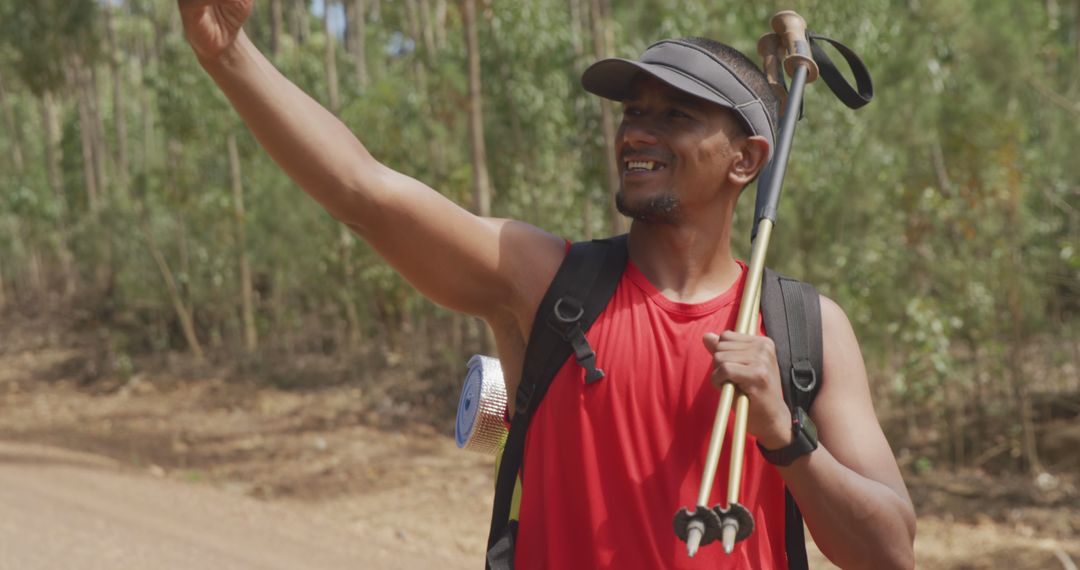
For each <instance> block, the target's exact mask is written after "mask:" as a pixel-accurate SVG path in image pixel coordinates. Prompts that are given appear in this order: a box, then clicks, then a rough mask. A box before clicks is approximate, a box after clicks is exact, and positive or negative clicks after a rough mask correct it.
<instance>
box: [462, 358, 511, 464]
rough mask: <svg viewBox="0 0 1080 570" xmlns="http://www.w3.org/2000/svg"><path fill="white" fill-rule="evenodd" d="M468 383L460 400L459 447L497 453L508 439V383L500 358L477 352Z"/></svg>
mask: <svg viewBox="0 0 1080 570" xmlns="http://www.w3.org/2000/svg"><path fill="white" fill-rule="evenodd" d="M468 368H469V370H468V372H467V373H466V374H465V385H464V386H462V387H461V399H460V400H458V410H457V421H456V422H455V423H454V439H455V441H456V442H457V446H458V447H460V448H463V449H468V450H470V451H477V452H480V453H486V454H488V455H495V454H497V453H498V452H499V449H500V448H501V447H502V445H503V441H505V440H506V434H507V429H506V424H505V423H503V416H504V415H505V412H506V384H505V383H504V382H503V371H502V365H501V364H500V363H499V359H498V358H493V357H491V356H483V355H480V354H477V355H474V356H473V357H472V358H470V359H469V364H468Z"/></svg>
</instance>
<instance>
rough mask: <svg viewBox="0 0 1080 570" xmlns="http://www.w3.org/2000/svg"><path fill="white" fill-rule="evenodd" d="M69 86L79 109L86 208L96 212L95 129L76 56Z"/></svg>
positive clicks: (69, 74)
mask: <svg viewBox="0 0 1080 570" xmlns="http://www.w3.org/2000/svg"><path fill="white" fill-rule="evenodd" d="M67 81H68V85H70V86H71V89H72V90H73V93H72V95H74V97H75V101H76V106H77V107H78V109H79V142H80V143H81V148H82V166H83V187H84V188H85V190H86V207H87V209H88V210H89V211H90V212H96V211H97V206H98V203H97V202H98V177H97V174H95V173H94V143H93V140H92V139H93V136H94V134H93V127H91V126H90V109H89V104H88V103H87V101H86V91H85V90H84V89H83V72H82V63H81V61H80V59H79V58H78V57H77V56H76V57H75V58H74V59H73V60H72V61H71V62H70V64H69V65H68V68H67Z"/></svg>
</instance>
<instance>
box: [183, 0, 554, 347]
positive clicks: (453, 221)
mask: <svg viewBox="0 0 1080 570" xmlns="http://www.w3.org/2000/svg"><path fill="white" fill-rule="evenodd" d="M250 4H251V2H250V0H248V1H244V0H232V1H230V0H180V8H181V12H182V15H183V16H184V23H185V28H186V29H187V33H188V39H189V41H190V42H191V43H192V46H193V47H194V49H195V51H196V53H197V55H198V56H199V61H200V63H201V64H202V65H203V67H204V69H206V71H207V72H208V73H209V74H210V76H211V77H212V78H213V79H214V81H215V82H216V83H217V84H218V86H219V87H220V88H221V90H222V91H223V92H224V93H225V95H226V96H227V97H228V98H229V100H230V102H231V103H232V105H233V107H235V108H236V110H237V112H238V113H239V114H240V116H241V117H242V118H243V119H244V122H245V123H246V124H247V125H248V127H249V128H250V129H251V131H252V132H253V133H254V134H255V136H256V138H257V139H258V140H259V142H260V143H261V144H262V146H263V148H265V149H266V151H267V152H268V153H269V154H270V156H271V157H272V158H273V159H274V161H275V162H277V163H278V165H280V166H281V168H282V169H283V170H284V171H285V172H286V173H287V174H288V175H289V176H290V177H291V178H292V179H293V180H294V181H295V182H296V183H297V184H298V185H300V187H301V188H303V189H304V190H305V191H306V192H307V193H308V194H310V195H311V196H312V197H313V198H315V200H316V201H318V202H319V203H320V204H321V205H322V206H323V207H324V208H325V209H326V210H327V211H328V212H329V213H330V214H331V215H332V216H334V217H335V218H337V219H338V220H340V221H342V222H343V223H345V224H347V225H348V226H349V227H350V228H351V229H353V230H354V231H355V232H356V233H357V234H359V235H360V236H361V237H363V238H364V239H365V240H366V241H367V242H368V243H370V244H371V245H372V246H373V247H374V248H375V249H376V250H377V251H378V252H379V253H380V254H381V255H382V256H383V257H384V258H385V259H386V260H387V261H388V262H389V263H390V264H391V265H392V266H394V268H395V269H396V270H398V271H399V272H400V273H401V274H402V275H403V276H404V277H405V278H406V279H408V280H409V281H410V282H411V283H412V284H413V285H414V286H416V287H417V289H419V290H420V291H421V292H422V293H423V294H424V295H426V296H427V297H429V298H431V299H432V300H434V301H435V302H437V303H439V304H442V305H444V306H446V307H449V308H451V309H455V310H459V311H463V312H467V313H470V314H474V315H479V316H483V317H485V318H489V319H494V318H498V319H502V320H505V319H506V318H507V317H513V318H514V319H515V320H518V321H522V319H531V314H530V312H531V310H533V309H534V308H535V303H534V301H535V302H538V301H539V298H540V296H542V295H543V290H544V288H546V286H547V283H548V281H550V278H551V277H552V276H553V275H554V272H555V269H556V268H557V267H558V263H559V261H560V260H561V258H562V254H563V245H562V242H561V240H559V239H558V238H556V237H554V236H552V235H550V234H548V233H546V232H543V231H541V230H539V229H537V228H535V227H532V226H529V225H528V224H524V223H520V222H511V221H505V220H493V219H484V218H480V217H478V216H475V215H473V214H471V213H470V212H468V211H466V210H464V209H463V208H461V207H459V206H457V205H456V204H454V203H453V202H451V201H450V200H448V199H446V198H445V197H443V196H442V195H441V194H439V193H438V192H435V191H434V190H432V189H431V188H429V187H427V186H426V185H424V184H423V183H421V182H419V181H417V180H414V179H412V178H410V177H408V176H405V175H403V174H401V173H398V172H395V171H393V170H392V169H390V168H388V167H386V166H384V165H382V164H380V163H379V162H378V161H377V160H375V158H374V157H372V156H371V154H370V153H369V152H368V150H367V149H366V148H364V146H363V144H361V142H360V141H359V140H358V139H357V137H356V136H355V135H354V134H353V133H352V132H351V131H350V130H349V129H348V128H347V127H346V126H345V125H344V124H343V123H341V121H339V120H338V119H337V118H336V117H335V116H334V115H333V114H332V113H330V112H329V111H327V110H326V109H324V108H323V107H322V106H321V105H319V104H318V103H317V102H316V101H315V100H313V99H312V98H311V97H309V96H308V95H307V94H306V93H304V92H303V91H302V90H300V89H299V88H298V87H296V86H295V85H294V84H292V82H290V81H289V80H288V79H286V78H285V77H284V76H282V75H281V74H280V73H279V72H278V71H277V69H275V68H274V66H273V65H272V64H271V63H270V62H269V61H268V60H267V59H266V58H265V57H264V56H263V55H262V54H261V53H260V52H259V50H258V49H257V48H255V46H254V45H253V44H252V43H251V41H250V40H249V39H248V38H247V36H246V35H245V34H244V33H243V31H242V29H240V27H239V25H240V24H242V23H243V20H244V19H245V18H246V15H247V13H248V12H246V11H244V10H247V11H249V10H250ZM237 20H238V22H237ZM230 30H231V31H230ZM230 33H231V34H232V35H231V36H229V34H230ZM222 34H224V35H225V36H226V37H225V38H224V39H223V38H221V37H219V36H221V35H222ZM525 326H527V323H523V324H522V327H525Z"/></svg>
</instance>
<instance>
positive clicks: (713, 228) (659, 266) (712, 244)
mask: <svg viewBox="0 0 1080 570" xmlns="http://www.w3.org/2000/svg"><path fill="white" fill-rule="evenodd" d="M630 259H632V260H633V262H634V264H635V265H636V266H637V268H638V269H640V270H641V272H642V273H643V274H644V275H645V277H646V278H647V279H648V280H649V282H650V283H652V284H653V285H654V286H655V287H656V288H657V289H658V290H659V291H660V292H661V293H662V294H663V295H664V296H665V297H667V298H669V299H671V300H672V301H677V302H681V303H699V302H702V301H707V300H709V299H711V298H713V297H715V296H717V295H719V294H720V293H723V292H724V291H727V290H728V289H729V288H731V286H732V285H733V284H734V283H735V282H736V281H737V280H738V278H739V275H740V274H741V273H742V270H741V268H740V267H739V264H738V263H736V262H735V259H734V257H732V255H731V212H730V211H729V212H727V214H726V215H722V216H719V217H717V218H713V222H712V223H707V222H701V223H694V222H688V223H682V224H678V225H669V224H655V223H644V222H639V221H635V222H633V224H631V226H630Z"/></svg>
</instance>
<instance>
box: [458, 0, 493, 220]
mask: <svg viewBox="0 0 1080 570" xmlns="http://www.w3.org/2000/svg"><path fill="white" fill-rule="evenodd" d="M461 18H462V21H463V22H464V25H465V45H466V49H467V50H468V58H469V142H470V145H469V148H470V150H471V151H472V167H473V168H472V170H473V211H474V212H476V213H477V214H479V215H481V216H484V217H488V216H490V215H491V194H492V188H491V181H490V179H489V177H488V166H487V150H486V149H485V147H484V109H483V95H482V92H481V79H480V47H479V45H478V44H479V41H478V39H477V33H476V0H462V2H461Z"/></svg>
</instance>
